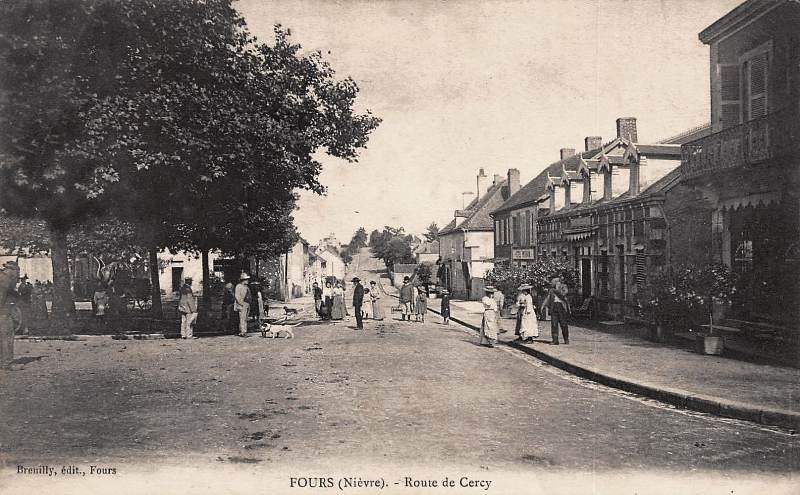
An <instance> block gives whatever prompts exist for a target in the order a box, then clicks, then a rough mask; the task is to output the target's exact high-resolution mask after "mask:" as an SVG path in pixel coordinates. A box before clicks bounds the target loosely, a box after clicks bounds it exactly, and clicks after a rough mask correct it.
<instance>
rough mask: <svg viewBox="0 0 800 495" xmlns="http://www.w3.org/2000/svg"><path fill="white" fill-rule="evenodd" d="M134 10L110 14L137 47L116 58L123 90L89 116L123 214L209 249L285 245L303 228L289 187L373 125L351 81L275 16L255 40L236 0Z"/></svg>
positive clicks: (309, 185)
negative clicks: (357, 104)
mask: <svg viewBox="0 0 800 495" xmlns="http://www.w3.org/2000/svg"><path fill="white" fill-rule="evenodd" d="M126 8H128V10H126V14H127V13H130V15H126V16H125V17H124V18H122V19H121V20H120V19H119V18H116V17H115V18H114V20H115V21H117V22H119V23H121V24H122V25H123V26H127V25H128V24H130V23H133V25H135V26H137V29H134V30H131V29H128V31H127V32H130V33H131V37H130V38H128V39H123V40H119V39H118V40H117V43H125V44H126V46H128V45H133V46H137V47H141V48H140V49H139V50H137V51H134V52H131V53H129V54H128V55H129V56H128V58H127V59H125V61H124V63H122V64H121V71H122V72H124V74H125V76H124V77H123V78H122V81H123V83H122V84H121V87H120V88H119V90H118V91H117V94H116V95H115V96H113V97H109V98H106V99H105V100H104V101H103V102H102V104H101V105H98V107H97V108H96V109H94V111H92V112H90V114H89V120H90V127H91V128H92V129H93V130H94V131H95V132H96V133H97V134H98V135H99V136H101V140H99V141H100V142H101V143H102V146H95V147H93V148H92V149H91V151H90V152H89V154H91V155H92V156H98V157H102V158H103V161H104V162H105V163H108V164H110V165H109V167H108V168H107V169H106V170H103V171H102V173H104V174H110V175H112V176H115V177H117V176H118V177H124V178H126V180H120V182H119V186H118V187H115V188H113V190H114V195H115V197H118V198H124V199H123V204H124V205H125V206H126V210H124V213H122V216H123V217H124V218H131V219H134V218H135V219H137V221H138V223H139V224H140V225H141V226H142V228H143V230H144V231H145V233H147V231H148V229H151V232H153V238H154V244H157V245H160V246H163V247H170V248H174V247H184V248H195V249H197V250H200V251H201V252H202V253H204V259H205V258H206V257H207V252H208V250H209V249H223V250H225V251H227V252H236V253H239V254H247V253H249V254H262V255H267V254H275V253H280V252H285V251H286V249H288V247H290V246H291V244H293V243H294V242H295V241H296V239H297V235H296V232H295V231H294V227H293V225H292V222H291V215H290V213H291V209H292V208H293V207H294V202H295V200H296V197H295V195H294V190H295V189H298V188H300V189H307V190H311V191H314V192H317V193H322V192H323V191H324V187H323V185H322V184H320V183H319V181H318V178H319V172H320V170H321V164H320V163H319V162H318V161H317V160H316V159H315V156H316V153H317V152H318V151H319V150H321V149H322V150H324V151H326V152H327V153H328V154H329V155H332V156H335V157H338V158H342V159H345V160H349V161H355V160H356V158H357V154H358V150H359V149H360V148H362V147H364V146H365V144H366V140H367V136H368V134H369V133H370V131H371V130H372V129H374V128H375V127H376V126H377V125H378V122H379V120H378V119H377V118H375V117H373V116H371V115H369V113H367V114H365V115H359V114H356V113H354V112H353V109H352V107H353V104H354V101H355V97H356V95H357V92H358V88H357V86H356V85H355V83H354V82H353V81H352V80H350V79H345V80H337V79H336V78H335V74H334V72H333V70H332V69H331V68H330V66H329V65H328V64H327V63H326V62H325V61H324V60H323V59H322V58H321V55H320V54H319V53H312V54H309V55H304V54H302V52H301V47H300V45H297V44H294V43H292V42H291V41H290V39H289V36H288V31H286V30H283V29H282V28H280V27H276V29H275V38H274V40H273V42H272V43H270V44H259V43H256V41H255V39H254V38H253V37H252V36H251V35H250V34H249V33H248V32H247V30H246V28H245V23H244V20H243V19H242V18H241V17H240V16H239V14H238V13H236V11H235V10H233V9H232V8H231V6H230V2H229V1H228V0H212V1H203V2H200V1H193V0H182V1H177V2H165V3H163V4H157V5H156V6H155V7H150V6H148V7H146V8H144V9H142V7H141V5H140V4H138V3H132V4H126ZM153 8H154V9H155V10H156V12H153ZM153 19H158V21H156V22H154V20H153ZM173 25H176V26H177V27H178V28H177V29H174V28H173V29H172V31H170V34H168V35H167V37H166V39H165V38H164V37H163V36H162V35H161V34H160V33H162V32H163V29H165V28H168V27H169V26H173ZM141 26H144V28H141ZM153 26H155V28H153ZM160 29H161V31H160ZM173 31H176V32H173ZM165 54H166V55H165ZM93 144H94V143H93ZM131 185H134V187H131ZM154 206H156V208H154ZM165 214H166V216H167V222H166V227H167V228H166V229H165V222H164V220H163V219H164V215H165ZM175 224H179V225H181V226H182V229H175V228H172V229H170V228H169V226H170V225H175Z"/></svg>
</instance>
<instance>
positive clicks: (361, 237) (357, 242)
mask: <svg viewBox="0 0 800 495" xmlns="http://www.w3.org/2000/svg"><path fill="white" fill-rule="evenodd" d="M367 241H368V239H367V230H366V229H365V228H364V227H359V228H358V230H356V231H355V233H354V234H353V238H352V239H350V244H349V245H348V247H349V248H350V252H352V253H356V252H358V250H359V249H361V248H363V247H366V246H367Z"/></svg>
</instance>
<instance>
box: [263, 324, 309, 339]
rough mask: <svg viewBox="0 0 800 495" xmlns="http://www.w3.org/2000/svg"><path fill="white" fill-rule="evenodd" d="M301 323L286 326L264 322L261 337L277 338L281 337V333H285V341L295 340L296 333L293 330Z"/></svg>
mask: <svg viewBox="0 0 800 495" xmlns="http://www.w3.org/2000/svg"><path fill="white" fill-rule="evenodd" d="M299 324H300V322H299V321H298V322H297V323H294V324H292V325H286V324H285V323H267V322H264V323H262V324H261V336H262V337H264V338H267V337H270V338H273V339H274V338H277V337H278V336H280V333H281V332H283V333H284V336H283V338H285V339H293V338H294V331H293V330H292V328H294V327H296V326H297V325H299Z"/></svg>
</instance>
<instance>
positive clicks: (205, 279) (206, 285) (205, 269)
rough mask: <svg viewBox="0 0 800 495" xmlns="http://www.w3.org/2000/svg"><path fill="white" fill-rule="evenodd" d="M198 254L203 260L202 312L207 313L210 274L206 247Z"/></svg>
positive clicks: (208, 309)
mask: <svg viewBox="0 0 800 495" xmlns="http://www.w3.org/2000/svg"><path fill="white" fill-rule="evenodd" d="M200 256H201V259H202V261H203V305H202V306H201V308H202V313H203V314H208V313H210V309H211V274H210V273H209V269H208V249H203V250H201V251H200Z"/></svg>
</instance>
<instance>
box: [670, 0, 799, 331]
mask: <svg viewBox="0 0 800 495" xmlns="http://www.w3.org/2000/svg"><path fill="white" fill-rule="evenodd" d="M798 26H800V3H798V2H796V1H789V0H748V1H746V2H744V3H742V4H741V5H739V6H738V7H736V8H735V9H733V10H732V11H731V12H729V13H728V14H726V15H724V16H723V17H722V18H720V19H718V20H717V21H716V22H714V23H713V24H711V25H710V26H709V27H707V28H706V29H704V30H703V31H702V32H701V33H700V35H699V38H700V41H702V42H703V43H705V44H707V45H708V46H709V48H710V66H709V69H710V70H709V74H710V83H711V84H710V88H711V91H710V100H711V125H712V131H713V132H712V133H711V134H710V135H708V136H705V137H703V138H701V139H698V140H695V141H692V142H689V143H686V144H684V145H683V151H682V153H683V157H682V164H681V174H682V179H683V187H685V188H686V191H685V192H684V194H685V195H686V197H687V198H691V199H692V200H693V201H694V203H695V205H696V206H695V208H694V214H695V216H696V217H697V218H696V223H697V226H696V227H695V228H691V229H687V230H686V231H684V232H683V233H682V236H681V237H680V238H679V237H678V236H676V235H675V233H673V245H675V244H679V243H685V242H690V241H691V240H692V239H696V238H697V237H701V238H703V239H704V240H705V246H696V248H695V249H685V250H684V252H683V253H682V257H683V258H684V259H699V260H703V259H707V258H711V259H713V260H716V261H721V262H723V263H725V264H726V265H728V266H730V267H731V268H732V269H733V270H734V271H735V272H736V273H737V274H738V275H739V277H740V282H739V289H740V290H739V294H738V296H737V301H736V302H735V304H734V307H733V308H732V310H733V313H732V315H733V317H734V319H740V320H747V321H750V322H761V323H763V324H765V325H777V326H794V327H796V326H797V323H796V322H797V320H798V317H800V199H799V198H800V29H798ZM695 244H696V243H695ZM701 247H702V248H704V249H702V248H701Z"/></svg>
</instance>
